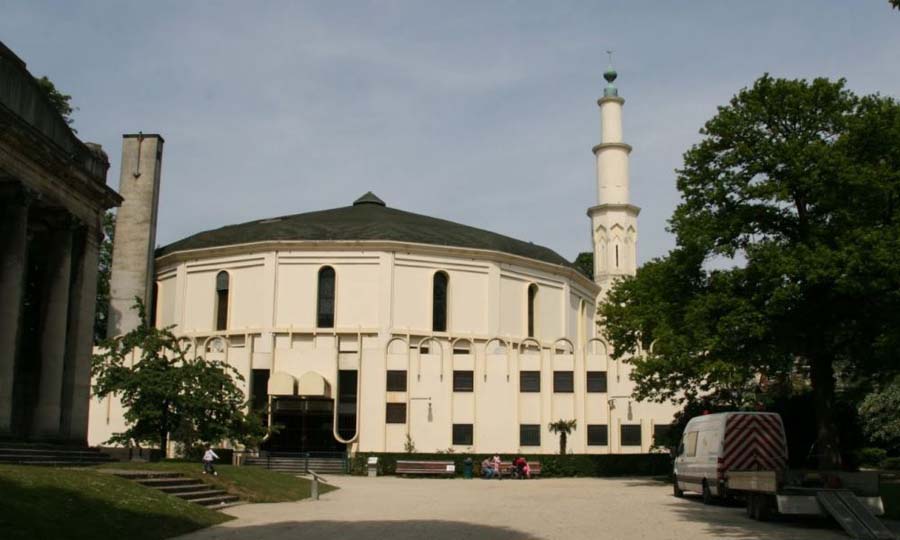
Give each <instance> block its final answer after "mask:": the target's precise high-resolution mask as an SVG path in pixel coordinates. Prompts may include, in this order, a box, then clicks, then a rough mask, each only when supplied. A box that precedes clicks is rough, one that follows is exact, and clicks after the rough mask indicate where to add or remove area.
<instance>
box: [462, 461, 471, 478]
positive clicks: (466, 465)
mask: <svg viewBox="0 0 900 540" xmlns="http://www.w3.org/2000/svg"><path fill="white" fill-rule="evenodd" d="M463 478H467V479H471V478H472V458H470V457H467V458H466V460H465V461H463Z"/></svg>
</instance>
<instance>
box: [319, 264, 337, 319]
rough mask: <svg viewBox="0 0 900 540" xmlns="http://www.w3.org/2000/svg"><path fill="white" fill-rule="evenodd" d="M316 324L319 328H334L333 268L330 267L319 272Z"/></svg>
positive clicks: (324, 267) (325, 267)
mask: <svg viewBox="0 0 900 540" xmlns="http://www.w3.org/2000/svg"><path fill="white" fill-rule="evenodd" d="M316 324H317V325H318V327H319V328H334V268H332V267H330V266H323V267H322V269H321V270H319V292H318V299H317V302H316Z"/></svg>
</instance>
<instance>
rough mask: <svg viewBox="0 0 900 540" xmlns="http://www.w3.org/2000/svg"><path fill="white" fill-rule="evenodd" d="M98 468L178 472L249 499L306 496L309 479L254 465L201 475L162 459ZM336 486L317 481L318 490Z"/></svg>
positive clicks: (194, 467) (195, 468)
mask: <svg viewBox="0 0 900 540" xmlns="http://www.w3.org/2000/svg"><path fill="white" fill-rule="evenodd" d="M102 467H107V468H112V469H128V470H145V469H146V470H153V471H172V472H180V473H183V474H185V475H186V476H190V477H192V478H196V479H198V480H202V481H204V482H206V483H208V484H212V485H214V486H216V487H218V488H219V489H224V490H225V491H227V492H228V493H231V494H234V495H237V496H239V497H240V498H241V499H242V500H245V501H249V502H286V501H297V500H300V499H305V498H307V497H309V489H310V483H311V482H310V481H309V480H307V479H305V478H297V477H296V476H292V475H289V474H284V473H278V472H273V471H269V470H266V469H261V468H258V467H234V466H232V465H216V471H218V473H219V476H210V475H204V474H203V466H202V465H201V464H200V463H194V462H190V463H189V462H181V461H162V462H159V463H108V464H105V465H102ZM335 489H337V488H335V487H333V486H328V485H325V484H319V493H320V494H321V493H327V492H329V491H333V490H335Z"/></svg>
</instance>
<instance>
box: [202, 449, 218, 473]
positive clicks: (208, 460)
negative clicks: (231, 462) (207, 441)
mask: <svg viewBox="0 0 900 540" xmlns="http://www.w3.org/2000/svg"><path fill="white" fill-rule="evenodd" d="M217 459H219V456H217V455H216V453H215V452H213V449H212V446H210V447H209V448H207V449H206V452H204V453H203V474H209V473H211V474H212V475H213V476H219V473H217V472H216V468H215V467H213V461H215V460H217Z"/></svg>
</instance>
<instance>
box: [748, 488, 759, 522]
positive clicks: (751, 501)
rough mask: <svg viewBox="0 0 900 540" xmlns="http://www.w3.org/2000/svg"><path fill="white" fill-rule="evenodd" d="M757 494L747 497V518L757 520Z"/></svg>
mask: <svg viewBox="0 0 900 540" xmlns="http://www.w3.org/2000/svg"><path fill="white" fill-rule="evenodd" d="M756 507H757V504H756V493H751V494H749V495H747V517H748V518H750V519H756Z"/></svg>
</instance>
